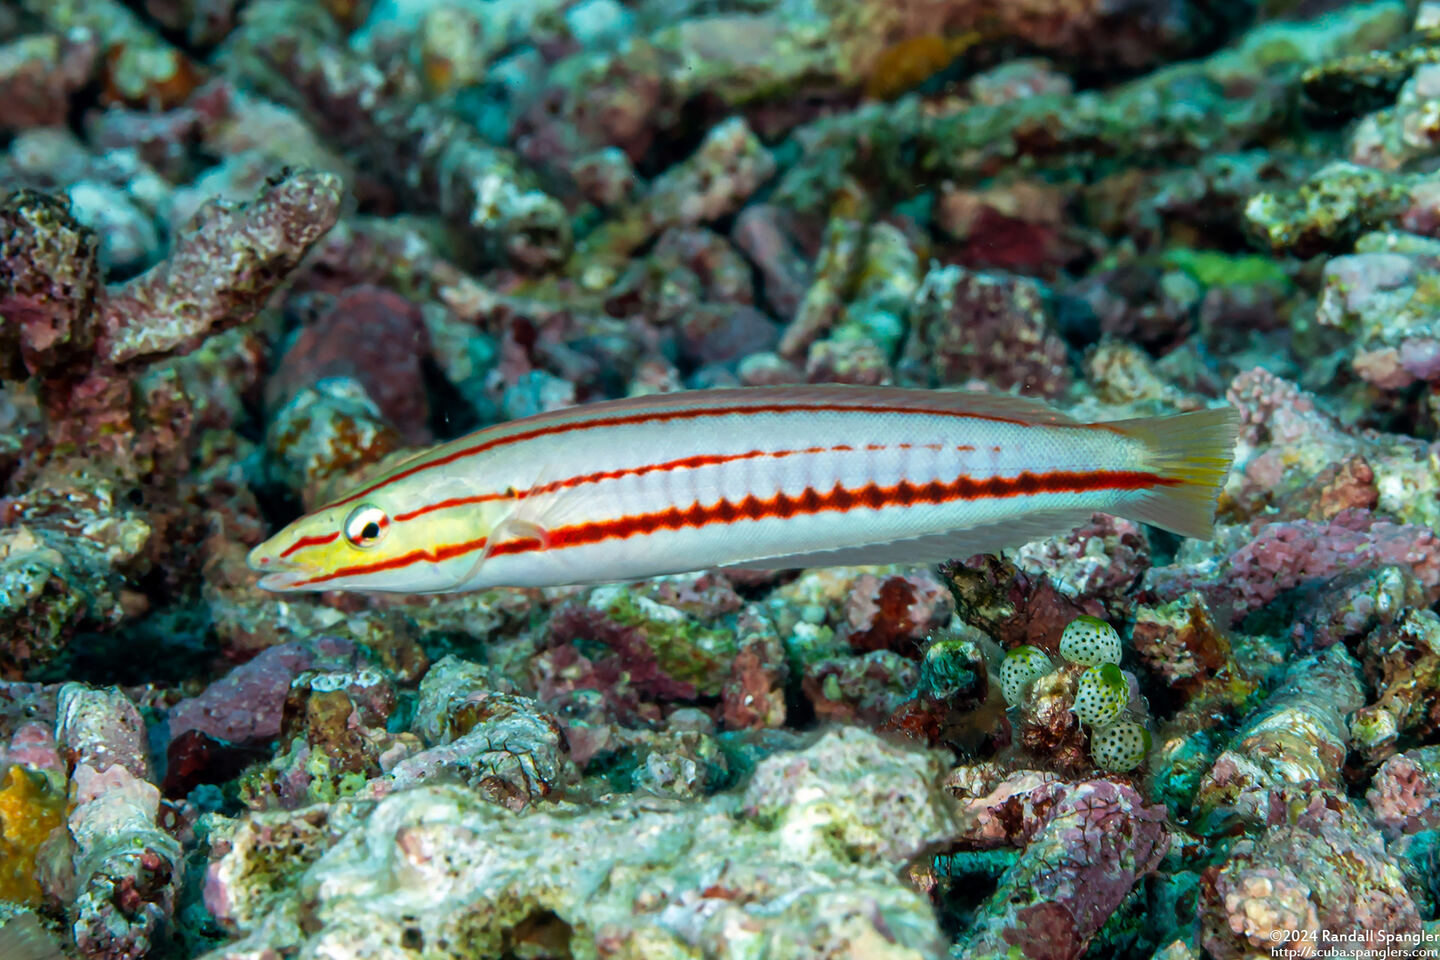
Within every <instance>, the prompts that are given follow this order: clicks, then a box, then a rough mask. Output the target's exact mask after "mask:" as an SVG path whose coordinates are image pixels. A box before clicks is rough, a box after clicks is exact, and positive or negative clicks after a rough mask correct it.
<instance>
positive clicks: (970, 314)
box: [901, 266, 1071, 397]
mask: <svg viewBox="0 0 1440 960" xmlns="http://www.w3.org/2000/svg"><path fill="white" fill-rule="evenodd" d="M914 311H915V312H914V315H913V317H912V320H911V330H910V339H909V341H908V342H907V343H906V345H905V350H904V357H903V360H902V363H901V366H902V369H904V370H906V371H911V370H913V371H915V372H916V373H917V374H918V375H920V376H921V377H927V378H928V379H929V380H930V381H931V382H935V383H939V384H963V383H965V382H966V381H968V380H972V379H979V380H985V381H988V382H989V383H991V384H994V385H995V386H997V387H999V388H1001V389H1002V390H1008V389H1011V388H1023V389H1024V390H1025V392H1026V393H1029V394H1033V395H1036V396H1042V397H1058V396H1060V395H1061V394H1063V393H1064V392H1065V390H1066V389H1067V388H1068V387H1069V386H1070V380H1071V371H1070V365H1069V360H1068V355H1067V351H1066V347H1065V342H1064V341H1063V340H1061V339H1060V337H1059V336H1058V335H1057V334H1056V333H1055V332H1054V331H1053V330H1052V329H1051V327H1050V324H1049V321H1048V319H1047V315H1046V307H1045V296H1044V292H1043V291H1042V289H1041V287H1040V285H1039V284H1038V283H1036V282H1035V281H1034V280H1031V279H1029V278H1027V277H1014V276H1009V275H1006V274H998V273H995V274H992V273H978V272H973V271H969V270H964V269H962V268H960V267H955V266H951V267H937V268H935V269H932V270H931V271H930V272H929V273H928V274H927V275H926V276H925V279H924V280H923V281H922V283H921V285H920V291H919V293H918V294H917V295H916V302H915V306H914Z"/></svg>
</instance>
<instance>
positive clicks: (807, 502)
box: [291, 470, 1180, 587]
mask: <svg viewBox="0 0 1440 960" xmlns="http://www.w3.org/2000/svg"><path fill="white" fill-rule="evenodd" d="M1178 483H1180V481H1178V480H1173V479H1170V478H1168V477H1162V476H1159V475H1158V474H1153V473H1144V472H1140V471H1133V470H1121V471H1113V470H1111V471H1093V472H1089V473H1076V472H1071V471H1055V472H1052V473H1041V474H1035V473H1022V474H1020V475H1018V476H1014V477H990V478H988V479H985V480H974V479H972V478H970V477H966V476H961V477H957V478H956V479H955V480H952V481H950V482H949V483H942V482H940V481H938V480H934V481H931V482H930V483H924V484H917V483H910V482H909V481H901V482H900V483H897V484H895V485H894V486H893V487H881V486H879V485H878V484H873V483H872V484H867V485H866V486H864V487H859V488H857V489H853V490H852V489H847V488H845V487H841V486H838V485H837V486H835V487H834V488H832V489H831V490H829V491H828V492H825V493H821V492H820V491H818V490H816V489H815V488H813V487H807V488H806V489H805V491H804V492H803V493H801V494H799V495H798V496H790V495H789V494H785V493H777V494H775V495H774V496H773V497H769V498H767V499H763V500H762V499H760V498H759V497H755V496H753V495H752V496H748V497H746V498H745V499H743V500H741V501H740V502H739V503H731V502H730V501H729V500H721V501H720V502H718V503H715V504H713V505H711V506H708V507H706V506H701V505H700V504H698V503H696V504H692V505H691V506H689V507H687V508H685V509H683V510H682V509H680V508H679V507H671V508H670V509H668V510H660V511H657V512H654V513H642V514H637V515H634V516H629V517H619V518H616V519H614V520H605V521H600V522H595V523H581V524H576V525H574V526H570V527H560V528H558V529H555V530H548V531H546V536H547V538H548V543H546V544H543V545H542V544H541V543H540V542H539V541H537V540H535V539H534V538H522V539H518V540H507V541H504V542H502V543H497V544H495V546H494V548H493V549H492V550H491V552H490V555H491V556H500V555H504V554H516V553H529V552H531V551H534V550H540V549H546V550H549V549H561V548H564V547H578V546H585V545H588V544H592V543H600V542H602V541H605V540H624V539H628V538H629V537H633V536H635V535H637V534H651V533H656V532H658V531H661V530H680V529H684V528H686V527H703V526H706V525H707V524H711V523H722V524H729V523H735V522H737V521H739V520H765V519H772V518H778V519H786V518H789V517H793V516H797V515H800V514H815V513H824V512H830V511H840V512H843V511H847V510H854V509H857V508H864V509H870V510H879V509H882V508H884V507H896V506H899V507H908V506H914V505H916V504H938V503H948V502H950V501H953V500H980V499H986V498H1001V497H1021V496H1034V495H1036V494H1042V493H1083V492H1086V491H1093V490H1144V489H1148V488H1151V487H1160V486H1167V487H1168V486H1175V485H1177V484H1178ZM485 544H486V541H485V538H483V537H482V538H481V539H479V540H472V541H469V542H467V543H459V544H450V545H448V546H444V547H440V548H438V549H436V550H435V551H433V552H431V551H424V550H417V551H412V552H411V553H407V554H405V555H404V556H400V557H395V558H393V559H391V560H385V561H381V562H378V563H373V564H360V565H356V566H352V567H344V568H341V569H339V570H336V571H334V572H332V573H327V574H324V575H323V576H319V577H312V578H310V579H308V580H301V581H298V582H296V583H294V584H292V585H291V586H294V587H302V586H309V585H311V584H315V583H324V582H327V581H330V580H336V579H339V578H341V577H346V576H352V575H355V576H358V575H362V574H367V573H378V572H381V571H385V570H398V569H400V568H402V567H407V566H409V565H410V564H412V563H418V562H420V561H422V560H428V561H430V562H432V563H434V562H439V561H442V560H450V559H453V558H455V557H458V556H462V555H463V554H466V553H471V552H474V551H475V550H482V549H484V548H485Z"/></svg>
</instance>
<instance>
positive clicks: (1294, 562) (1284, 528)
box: [1145, 510, 1440, 623]
mask: <svg viewBox="0 0 1440 960" xmlns="http://www.w3.org/2000/svg"><path fill="white" fill-rule="evenodd" d="M1192 544H1193V541H1192ZM1387 565H1400V566H1404V567H1406V568H1408V569H1410V570H1411V571H1413V573H1414V575H1415V577H1416V580H1417V582H1418V583H1419V584H1420V586H1421V588H1422V590H1423V591H1424V596H1426V597H1428V598H1429V599H1428V601H1427V602H1434V600H1435V599H1436V598H1440V536H1437V535H1436V533H1435V532H1434V531H1433V530H1431V529H1430V528H1428V527H1420V526H1416V525H1413V524H1396V523H1389V522H1387V521H1384V520H1378V519H1376V518H1375V516H1374V515H1372V514H1368V513H1365V512H1362V511H1359V510H1346V511H1342V512H1341V513H1339V514H1337V515H1336V517H1335V518H1334V519H1333V520H1330V521H1328V522H1323V521H1322V522H1316V521H1311V520H1297V521H1294V522H1291V523H1271V524H1264V525H1262V526H1260V527H1259V529H1258V530H1257V531H1255V532H1254V533H1253V534H1252V533H1250V532H1249V531H1247V530H1244V529H1240V528H1231V529H1228V530H1221V531H1220V532H1219V534H1218V537H1217V539H1216V540H1215V541H1213V542H1212V543H1209V544H1203V545H1194V546H1190V545H1187V547H1186V548H1185V550H1183V551H1182V552H1181V554H1180V555H1179V556H1178V557H1177V562H1176V563H1175V564H1173V565H1171V566H1167V567H1154V568H1152V569H1151V570H1150V571H1149V572H1148V573H1147V574H1146V577H1145V586H1146V587H1147V588H1148V589H1151V590H1154V591H1155V592H1156V593H1157V594H1159V595H1161V596H1163V597H1176V596H1179V595H1180V594H1181V593H1184V592H1187V591H1190V590H1197V591H1199V592H1200V593H1201V594H1202V595H1203V596H1205V597H1206V599H1207V600H1208V601H1209V603H1210V605H1211V607H1212V609H1214V610H1216V611H1217V612H1221V611H1223V616H1224V617H1225V618H1226V620H1227V623H1236V622H1238V621H1239V620H1241V619H1242V618H1243V617H1244V616H1245V615H1246V614H1249V613H1251V612H1253V611H1255V610H1259V609H1260V608H1262V607H1264V606H1265V605H1267V604H1269V603H1271V602H1272V601H1274V600H1275V599H1276V598H1277V597H1279V596H1280V595H1281V594H1283V593H1284V592H1286V591H1287V590H1293V589H1295V588H1296V587H1299V586H1302V585H1305V584H1319V583H1324V582H1326V581H1329V580H1333V579H1335V578H1336V577H1338V576H1340V575H1341V574H1342V573H1346V572H1348V571H1352V570H1356V569H1376V568H1379V567H1383V566H1387Z"/></svg>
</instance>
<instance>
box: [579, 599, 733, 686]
mask: <svg viewBox="0 0 1440 960" xmlns="http://www.w3.org/2000/svg"><path fill="white" fill-rule="evenodd" d="M590 607H591V609H594V610H599V611H601V612H603V613H604V615H605V616H606V617H607V618H608V619H609V620H610V621H611V622H612V623H614V624H615V625H617V626H619V627H621V628H623V629H624V630H625V631H626V632H628V633H631V634H633V635H634V636H635V637H637V638H638V639H639V640H640V641H641V643H643V644H644V646H645V647H647V648H648V649H649V650H650V652H651V653H652V654H653V655H654V657H655V663H656V666H657V667H658V668H659V669H660V671H661V672H662V673H664V674H665V675H666V676H667V677H669V678H671V679H672V680H679V681H681V682H682V683H688V684H690V685H691V686H693V687H694V688H695V692H696V693H697V694H699V695H701V696H707V697H713V696H718V695H719V694H720V688H721V687H722V686H723V685H724V683H725V679H726V677H728V676H729V674H730V663H731V661H732V660H734V659H735V654H736V653H737V652H738V651H739V647H740V644H739V640H738V638H737V637H736V636H735V632H734V631H733V630H730V629H725V628H721V627H708V626H705V625H703V624H701V623H698V622H696V621H695V620H694V619H692V618H691V617H689V616H688V615H687V614H685V613H684V612H683V611H681V610H677V609H676V608H674V607H668V606H666V605H664V604H662V603H656V602H655V601H653V600H650V599H648V598H646V597H638V596H636V595H634V594H633V593H630V592H629V591H628V590H626V589H625V588H624V587H618V586H617V587H602V588H599V589H597V590H596V591H595V592H594V593H592V594H591V596H590Z"/></svg>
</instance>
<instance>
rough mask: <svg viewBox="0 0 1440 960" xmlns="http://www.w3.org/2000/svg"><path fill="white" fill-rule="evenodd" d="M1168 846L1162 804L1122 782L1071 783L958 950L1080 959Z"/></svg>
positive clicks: (972, 954)
mask: <svg viewBox="0 0 1440 960" xmlns="http://www.w3.org/2000/svg"><path fill="white" fill-rule="evenodd" d="M1169 847H1170V835H1169V832H1168V831H1167V830H1166V827H1165V813H1164V808H1163V807H1158V806H1151V805H1149V804H1146V803H1145V801H1144V798H1143V797H1141V796H1140V795H1139V794H1138V793H1136V792H1135V790H1134V789H1132V788H1131V787H1128V786H1124V785H1122V784H1117V783H1111V782H1109V781H1104V780H1097V781H1090V782H1086V783H1081V784H1077V785H1075V786H1074V787H1073V788H1072V789H1070V790H1068V791H1066V792H1064V793H1063V795H1062V796H1060V797H1059V798H1058V799H1057V801H1056V802H1055V803H1054V804H1053V806H1051V807H1050V809H1049V811H1048V813H1047V814H1046V815H1045V817H1044V818H1043V821H1042V823H1041V824H1040V825H1039V827H1038V829H1037V830H1036V831H1035V833H1034V835H1033V837H1031V838H1030V839H1029V841H1028V843H1026V845H1025V849H1024V852H1023V853H1022V854H1021V855H1020V859H1019V860H1018V861H1017V862H1016V863H1015V865H1014V866H1012V867H1011V868H1010V869H1009V870H1007V871H1006V872H1005V874H1004V875H1003V876H1002V877H1001V878H1000V883H999V887H998V889H997V890H996V891H995V893H994V894H993V895H992V896H991V897H990V898H989V899H988V900H987V901H986V902H985V903H984V904H982V905H981V907H980V910H979V916H978V918H977V923H976V925H975V929H974V932H973V934H972V935H971V936H970V937H969V938H968V940H967V941H966V942H965V947H964V949H965V955H966V956H969V957H997V958H998V957H1008V956H1011V955H1013V951H1016V950H1018V951H1019V952H1020V953H1021V954H1022V955H1024V956H1044V957H1054V958H1057V960H1059V958H1068V960H1074V958H1078V957H1080V956H1081V955H1082V954H1084V952H1085V949H1086V947H1087V946H1088V945H1089V944H1090V941H1091V939H1092V938H1093V937H1094V936H1095V935H1096V934H1097V933H1098V932H1099V930H1100V927H1101V926H1102V925H1103V924H1104V922H1105V920H1106V919H1108V918H1109V916H1110V914H1111V913H1112V912H1113V911H1114V910H1115V908H1116V907H1117V906H1119V904H1120V902H1121V901H1122V900H1124V899H1125V897H1127V896H1128V895H1129V894H1130V891H1131V890H1132V889H1133V888H1134V886H1135V884H1136V883H1138V882H1139V881H1140V880H1141V879H1143V878H1144V877H1145V876H1146V875H1148V874H1149V873H1151V872H1152V871H1154V870H1155V868H1156V867H1158V866H1159V865H1160V861H1161V860H1162V859H1164V857H1165V854H1166V851H1167V850H1168V849H1169Z"/></svg>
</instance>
